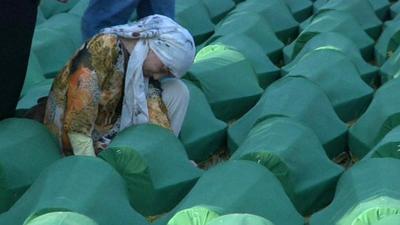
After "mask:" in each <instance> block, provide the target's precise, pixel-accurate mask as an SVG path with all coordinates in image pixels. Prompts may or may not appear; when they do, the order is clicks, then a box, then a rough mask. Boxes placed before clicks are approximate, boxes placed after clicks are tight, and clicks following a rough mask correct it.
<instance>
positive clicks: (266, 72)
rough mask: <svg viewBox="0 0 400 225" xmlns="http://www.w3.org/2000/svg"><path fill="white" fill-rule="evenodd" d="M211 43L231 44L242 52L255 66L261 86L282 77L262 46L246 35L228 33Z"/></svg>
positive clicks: (265, 85)
mask: <svg viewBox="0 0 400 225" xmlns="http://www.w3.org/2000/svg"><path fill="white" fill-rule="evenodd" d="M211 44H222V45H226V46H230V47H233V48H235V49H237V50H238V51H239V52H240V53H242V54H243V55H244V56H245V57H246V59H247V60H248V61H249V62H250V63H251V65H252V66H253V69H254V72H255V73H256V74H257V78H258V83H259V84H260V86H261V88H266V87H268V86H269V85H270V84H271V83H273V82H274V81H276V80H277V79H278V78H280V69H279V68H278V67H277V66H275V65H274V64H273V63H272V62H271V60H270V59H269V58H268V57H267V56H266V55H265V54H264V52H263V51H262V48H261V46H260V45H259V44H257V42H255V41H254V40H252V39H251V38H249V37H248V36H246V35H242V34H238V35H236V34H231V35H229V34H228V35H225V36H222V37H220V38H218V39H216V40H215V41H214V42H213V43H211Z"/></svg>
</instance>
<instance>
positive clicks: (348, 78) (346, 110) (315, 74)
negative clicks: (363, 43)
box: [287, 48, 374, 122]
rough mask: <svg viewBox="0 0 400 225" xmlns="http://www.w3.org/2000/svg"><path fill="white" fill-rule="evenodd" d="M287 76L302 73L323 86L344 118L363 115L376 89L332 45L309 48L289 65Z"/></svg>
mask: <svg viewBox="0 0 400 225" xmlns="http://www.w3.org/2000/svg"><path fill="white" fill-rule="evenodd" d="M287 76H302V77H305V78H307V79H309V80H311V81H313V82H314V83H315V84H317V85H318V86H320V87H321V88H322V89H323V90H324V92H325V94H326V95H327V96H328V98H329V100H330V101H331V103H332V106H333V108H334V109H335V111H336V114H337V115H338V116H339V118H340V119H341V120H343V121H344V122H348V121H351V120H354V119H357V118H358V117H359V116H360V115H362V114H363V113H364V111H365V110H366V109H367V107H368V105H369V103H370V102H371V99H372V95H373V92H374V90H373V89H372V88H371V87H370V86H368V85H367V84H366V83H365V82H364V81H363V80H361V78H360V74H359V72H358V70H357V67H355V65H354V64H353V63H352V62H351V61H350V59H349V58H348V57H346V55H344V54H343V53H342V52H341V51H340V50H336V49H332V48H327V49H316V50H313V51H310V52H309V53H307V54H306V55H304V56H303V58H301V59H300V60H299V61H298V62H297V63H296V64H295V65H294V66H293V67H291V68H290V69H289V73H288V74H287Z"/></svg>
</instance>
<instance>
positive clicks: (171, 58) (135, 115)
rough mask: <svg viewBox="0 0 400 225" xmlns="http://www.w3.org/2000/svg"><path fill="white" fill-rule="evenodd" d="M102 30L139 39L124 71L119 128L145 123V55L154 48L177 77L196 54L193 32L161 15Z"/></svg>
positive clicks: (146, 81)
mask: <svg viewBox="0 0 400 225" xmlns="http://www.w3.org/2000/svg"><path fill="white" fill-rule="evenodd" d="M101 33H113V34H116V35H118V36H120V37H124V38H127V39H137V40H138V42H137V43H136V45H135V48H134V49H133V50H132V52H131V56H130V58H129V61H128V68H127V72H126V74H125V87H124V93H125V94H124V99H123V104H122V114H121V124H120V130H122V129H124V128H126V127H128V126H130V125H134V124H143V123H148V122H149V114H148V110H147V99H146V94H147V86H148V78H145V77H144V76H143V68H142V67H143V63H144V61H145V59H146V57H147V54H148V53H149V51H150V50H153V52H154V53H155V54H156V55H157V56H158V58H159V59H160V60H161V62H162V63H163V64H164V65H165V66H166V67H168V68H169V69H170V71H171V73H172V75H174V76H175V77H177V78H180V77H181V76H183V75H184V74H185V73H186V71H187V70H188V69H189V67H190V66H191V65H192V63H193V60H194V57H195V51H196V50H195V44H194V41H193V37H192V35H191V34H190V33H189V31H187V30H186V29H185V28H183V27H182V26H180V25H179V24H177V23H176V22H175V21H173V20H172V19H170V18H168V17H166V16H162V15H152V16H148V17H145V18H143V19H141V20H139V21H138V22H135V23H131V24H125V25H118V26H114V27H110V28H105V29H103V30H102V31H101Z"/></svg>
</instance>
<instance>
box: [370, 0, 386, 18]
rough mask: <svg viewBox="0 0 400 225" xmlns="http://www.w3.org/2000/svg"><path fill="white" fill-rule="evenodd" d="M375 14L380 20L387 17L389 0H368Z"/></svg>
mask: <svg viewBox="0 0 400 225" xmlns="http://www.w3.org/2000/svg"><path fill="white" fill-rule="evenodd" d="M369 3H371V5H372V8H373V9H374V11H375V14H376V15H377V16H378V18H379V19H380V20H382V21H385V20H387V19H389V13H390V12H389V9H390V5H391V4H390V0H369Z"/></svg>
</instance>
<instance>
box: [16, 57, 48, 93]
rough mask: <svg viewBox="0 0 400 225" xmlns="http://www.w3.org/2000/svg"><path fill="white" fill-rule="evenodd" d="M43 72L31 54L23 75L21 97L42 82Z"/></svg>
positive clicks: (36, 59)
mask: <svg viewBox="0 0 400 225" xmlns="http://www.w3.org/2000/svg"><path fill="white" fill-rule="evenodd" d="M45 79H46V78H45V77H44V76H43V70H42V67H41V66H40V63H39V60H38V58H37V57H36V55H35V53H33V52H31V54H30V56H29V61H28V68H27V71H26V75H25V81H24V86H23V87H22V91H21V96H24V95H25V94H26V93H27V92H28V91H29V90H30V89H31V88H32V87H33V86H35V85H36V84H38V83H40V82H42V81H44V80H45Z"/></svg>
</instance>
